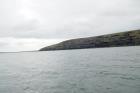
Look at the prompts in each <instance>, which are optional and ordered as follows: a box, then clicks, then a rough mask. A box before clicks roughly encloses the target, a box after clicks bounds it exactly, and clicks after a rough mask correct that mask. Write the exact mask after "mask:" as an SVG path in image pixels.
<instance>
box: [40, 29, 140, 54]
mask: <svg viewBox="0 0 140 93" xmlns="http://www.w3.org/2000/svg"><path fill="white" fill-rule="evenodd" d="M136 45H140V30H134V31H128V32H120V33H114V34H108V35H101V36H95V37H88V38H78V39H71V40H66V41H63V42H60V43H58V44H55V45H51V46H47V47H44V48H42V49H40V51H49V50H67V49H84V48H99V47H119V46H136Z"/></svg>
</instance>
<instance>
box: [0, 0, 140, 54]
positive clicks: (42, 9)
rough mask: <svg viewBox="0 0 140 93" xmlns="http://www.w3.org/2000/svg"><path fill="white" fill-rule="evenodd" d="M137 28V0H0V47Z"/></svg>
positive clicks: (21, 48)
mask: <svg viewBox="0 0 140 93" xmlns="http://www.w3.org/2000/svg"><path fill="white" fill-rule="evenodd" d="M132 29H140V0H0V51H2V52H3V51H5V52H7V51H28V50H37V49H39V48H41V47H44V46H46V45H50V44H54V43H57V42H60V41H62V40H66V39H70V38H78V37H88V36H97V35H101V34H108V33H114V32H121V31H127V30H132Z"/></svg>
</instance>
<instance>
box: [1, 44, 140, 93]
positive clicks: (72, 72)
mask: <svg viewBox="0 0 140 93" xmlns="http://www.w3.org/2000/svg"><path fill="white" fill-rule="evenodd" d="M0 93H140V46H131V47H112V48H93V49H77V50H59V51H42V52H19V53H0Z"/></svg>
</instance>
